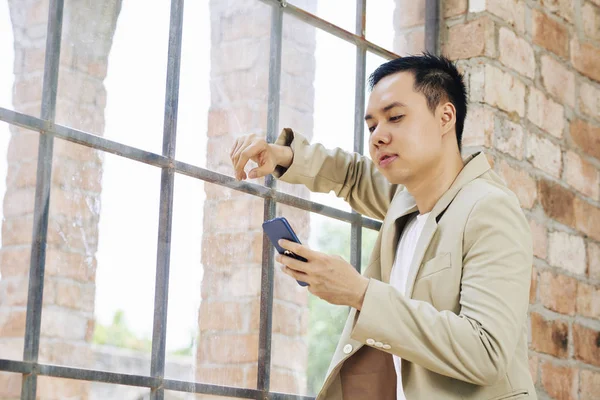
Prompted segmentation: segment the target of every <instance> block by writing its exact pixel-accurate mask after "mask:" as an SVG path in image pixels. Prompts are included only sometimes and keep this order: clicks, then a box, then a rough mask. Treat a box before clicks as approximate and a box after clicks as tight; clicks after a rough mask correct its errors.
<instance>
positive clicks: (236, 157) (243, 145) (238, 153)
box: [231, 137, 250, 179]
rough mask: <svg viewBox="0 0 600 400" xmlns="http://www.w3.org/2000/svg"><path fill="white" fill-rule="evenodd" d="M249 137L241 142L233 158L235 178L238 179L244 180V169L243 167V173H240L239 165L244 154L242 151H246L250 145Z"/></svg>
mask: <svg viewBox="0 0 600 400" xmlns="http://www.w3.org/2000/svg"><path fill="white" fill-rule="evenodd" d="M249 139H250V138H249V137H246V138H245V139H244V140H241V141H240V144H239V146H238V147H237V148H236V150H235V153H234V154H233V157H232V159H231V161H232V163H233V169H234V170H235V176H236V178H237V179H242V178H243V175H245V174H244V168H243V167H242V171H241V173H240V171H239V168H238V164H239V160H240V156H241V154H242V151H244V149H245V148H246V146H248V144H249Z"/></svg>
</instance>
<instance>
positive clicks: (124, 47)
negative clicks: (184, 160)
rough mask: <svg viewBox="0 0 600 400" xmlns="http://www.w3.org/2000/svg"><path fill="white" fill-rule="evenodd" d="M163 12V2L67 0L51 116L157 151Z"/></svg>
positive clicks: (160, 118) (165, 3)
mask: <svg viewBox="0 0 600 400" xmlns="http://www.w3.org/2000/svg"><path fill="white" fill-rule="evenodd" d="M121 3H122V4H121ZM169 13H170V5H169V2H168V1H158V2H151V3H148V2H146V1H143V0H133V1H124V2H121V1H117V0H110V1H98V2H94V1H91V2H90V1H84V2H81V1H79V2H67V4H66V5H65V21H64V23H63V45H62V49H61V56H60V65H61V68H60V74H59V84H58V103H57V114H56V121H57V123H59V124H64V125H67V126H71V127H74V128H76V129H81V130H84V131H86V132H90V133H93V134H96V135H103V136H104V137H106V138H109V139H111V140H115V141H118V142H121V143H125V144H127V145H131V146H135V147H139V148H142V149H144V150H149V151H152V152H155V153H161V151H162V132H163V114H164V99H165V82H166V71H167V49H168V39H169ZM141 15H143V16H144V18H140V16H141ZM132 27H135V28H132ZM109 66H110V68H109ZM105 127H106V129H105Z"/></svg>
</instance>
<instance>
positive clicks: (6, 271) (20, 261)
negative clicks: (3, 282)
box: [0, 246, 31, 278]
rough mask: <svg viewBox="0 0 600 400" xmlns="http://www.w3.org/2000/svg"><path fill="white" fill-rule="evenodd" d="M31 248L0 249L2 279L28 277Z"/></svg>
mask: <svg viewBox="0 0 600 400" xmlns="http://www.w3.org/2000/svg"><path fill="white" fill-rule="evenodd" d="M30 260H31V246H23V247H13V248H8V247H0V274H2V278H11V277H21V276H29V262H30Z"/></svg>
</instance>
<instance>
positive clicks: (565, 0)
mask: <svg viewBox="0 0 600 400" xmlns="http://www.w3.org/2000/svg"><path fill="white" fill-rule="evenodd" d="M541 3H542V5H543V6H544V7H545V8H546V9H547V10H548V11H550V12H551V13H553V14H556V15H558V16H559V17H561V18H564V19H565V20H567V21H569V22H571V23H572V22H573V19H574V18H573V16H574V15H575V4H574V3H573V1H572V0H542V1H541Z"/></svg>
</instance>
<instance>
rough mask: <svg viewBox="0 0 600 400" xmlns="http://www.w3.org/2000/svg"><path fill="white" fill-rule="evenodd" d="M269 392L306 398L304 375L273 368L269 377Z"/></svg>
mask: <svg viewBox="0 0 600 400" xmlns="http://www.w3.org/2000/svg"><path fill="white" fill-rule="evenodd" d="M271 382H272V383H271V390H272V391H274V392H280V393H295V394H299V395H301V396H306V395H308V393H306V388H307V384H306V374H304V373H298V372H290V371H286V370H285V369H282V370H279V369H277V368H274V369H273V370H272V375H271Z"/></svg>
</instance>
